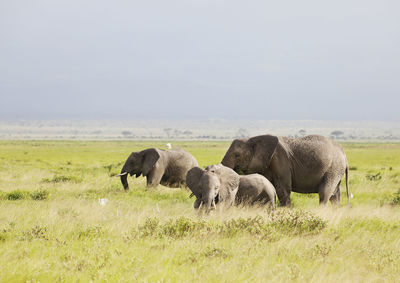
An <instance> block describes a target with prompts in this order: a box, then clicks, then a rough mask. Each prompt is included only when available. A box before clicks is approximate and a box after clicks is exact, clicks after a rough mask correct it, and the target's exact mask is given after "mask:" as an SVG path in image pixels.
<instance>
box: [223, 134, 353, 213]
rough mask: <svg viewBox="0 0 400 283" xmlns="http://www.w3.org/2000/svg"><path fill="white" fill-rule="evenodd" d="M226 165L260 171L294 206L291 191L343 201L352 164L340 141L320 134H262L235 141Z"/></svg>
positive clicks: (284, 200)
mask: <svg viewBox="0 0 400 283" xmlns="http://www.w3.org/2000/svg"><path fill="white" fill-rule="evenodd" d="M222 164H223V165H225V166H227V167H229V168H232V169H234V170H235V171H236V172H239V173H241V174H251V173H259V174H261V175H263V176H265V177H267V179H268V180H270V181H271V182H272V184H274V186H275V188H276V193H277V195H278V199H279V202H280V204H281V205H283V206H285V205H290V193H291V191H293V192H297V193H318V194H319V203H320V204H326V203H327V202H328V200H330V201H331V202H332V203H334V204H339V203H340V183H341V179H342V177H343V175H344V174H346V189H347V202H348V203H349V188H348V168H349V166H348V163H347V158H346V154H345V153H344V151H343V149H342V148H341V146H340V145H339V144H337V143H336V142H334V141H332V140H330V139H328V138H325V137H322V136H318V135H310V136H306V137H303V138H288V137H277V136H272V135H261V136H256V137H252V138H249V139H236V140H234V141H233V142H232V144H231V146H230V147H229V149H228V151H227V152H226V154H225V156H224V158H223V159H222Z"/></svg>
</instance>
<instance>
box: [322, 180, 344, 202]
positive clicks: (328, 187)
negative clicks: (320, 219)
mask: <svg viewBox="0 0 400 283" xmlns="http://www.w3.org/2000/svg"><path fill="white" fill-rule="evenodd" d="M340 180H341V176H337V175H330V174H328V175H326V176H325V178H324V180H323V182H322V184H320V186H319V190H318V192H319V204H320V205H326V204H327V203H328V201H329V199H330V198H331V197H333V195H334V194H336V190H337V188H338V186H339V183H340ZM339 194H340V190H339Z"/></svg>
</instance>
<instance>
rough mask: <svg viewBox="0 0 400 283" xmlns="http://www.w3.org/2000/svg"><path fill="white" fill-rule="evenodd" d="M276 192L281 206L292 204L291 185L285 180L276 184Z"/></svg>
mask: <svg viewBox="0 0 400 283" xmlns="http://www.w3.org/2000/svg"><path fill="white" fill-rule="evenodd" d="M275 187H276V194H277V196H278V199H279V205H280V206H291V205H292V204H291V202H290V191H291V189H290V188H291V185H289V184H285V183H283V182H277V183H276V185H275Z"/></svg>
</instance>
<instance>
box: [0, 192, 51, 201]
mask: <svg viewBox="0 0 400 283" xmlns="http://www.w3.org/2000/svg"><path fill="white" fill-rule="evenodd" d="M0 196H1V197H0V198H1V199H6V200H22V199H32V200H46V199H48V197H49V192H48V191H46V190H37V191H33V192H28V191H20V190H15V191H11V192H8V193H7V192H1V195H0Z"/></svg>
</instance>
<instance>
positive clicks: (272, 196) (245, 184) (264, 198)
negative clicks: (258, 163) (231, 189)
mask: <svg viewBox="0 0 400 283" xmlns="http://www.w3.org/2000/svg"><path fill="white" fill-rule="evenodd" d="M235 199H236V204H245V205H246V204H249V205H254V204H257V203H259V204H268V205H269V206H271V207H275V206H276V191H275V187H274V185H272V183H271V182H270V181H268V179H267V178H265V177H264V176H262V175H260V174H250V175H242V176H240V179H239V189H238V192H237V194H236V198H235Z"/></svg>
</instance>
